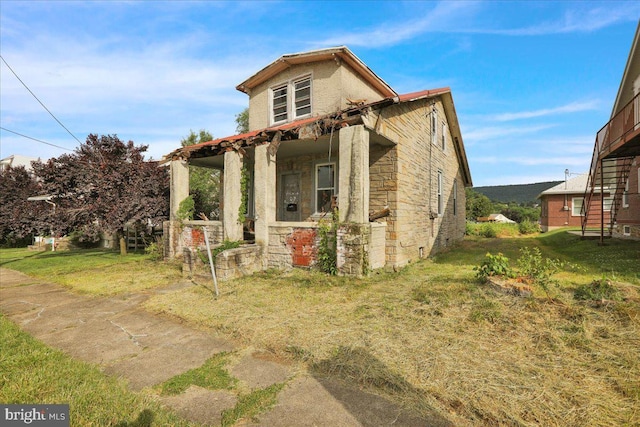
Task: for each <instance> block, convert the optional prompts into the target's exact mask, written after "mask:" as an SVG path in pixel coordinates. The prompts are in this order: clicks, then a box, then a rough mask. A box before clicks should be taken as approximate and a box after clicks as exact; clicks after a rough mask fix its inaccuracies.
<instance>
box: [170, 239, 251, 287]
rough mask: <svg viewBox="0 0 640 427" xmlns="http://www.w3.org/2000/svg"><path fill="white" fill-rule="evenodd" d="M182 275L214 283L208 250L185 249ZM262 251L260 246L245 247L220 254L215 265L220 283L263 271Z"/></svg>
mask: <svg viewBox="0 0 640 427" xmlns="http://www.w3.org/2000/svg"><path fill="white" fill-rule="evenodd" d="M183 259H184V262H183V267H182V273H183V275H185V276H188V277H192V278H193V279H195V280H198V281H204V282H207V281H212V280H213V278H212V276H211V270H210V267H209V258H208V254H207V251H206V249H202V248H184V258H183ZM261 259H262V249H261V248H260V246H258V245H255V244H252V245H243V246H241V247H239V248H234V249H227V250H226V251H223V252H221V253H219V254H218V255H217V256H216V258H215V260H214V265H215V269H216V279H217V280H219V281H225V280H231V279H237V278H240V277H243V276H248V275H251V274H253V273H256V272H258V271H261V270H262V268H261Z"/></svg>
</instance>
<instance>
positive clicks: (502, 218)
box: [478, 214, 516, 224]
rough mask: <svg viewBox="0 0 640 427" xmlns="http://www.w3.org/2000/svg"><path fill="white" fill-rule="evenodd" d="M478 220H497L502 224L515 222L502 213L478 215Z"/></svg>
mask: <svg viewBox="0 0 640 427" xmlns="http://www.w3.org/2000/svg"><path fill="white" fill-rule="evenodd" d="M478 222H499V223H502V224H515V223H516V222H515V221H513V220H511V219H509V218H507V217H506V216H504V215H502V214H491V215H489V216H480V217H478Z"/></svg>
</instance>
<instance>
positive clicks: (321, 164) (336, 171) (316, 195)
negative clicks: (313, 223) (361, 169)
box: [313, 161, 338, 215]
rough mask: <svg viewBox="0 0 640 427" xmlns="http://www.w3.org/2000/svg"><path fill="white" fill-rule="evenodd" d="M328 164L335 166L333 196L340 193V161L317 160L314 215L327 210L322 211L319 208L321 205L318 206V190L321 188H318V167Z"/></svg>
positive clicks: (314, 184) (314, 173) (314, 179)
mask: <svg viewBox="0 0 640 427" xmlns="http://www.w3.org/2000/svg"><path fill="white" fill-rule="evenodd" d="M328 165H332V166H333V188H332V189H333V194H331V197H334V196H337V195H338V162H336V161H332V162H317V163H315V164H314V165H313V212H314V215H322V214H324V213H326V212H320V210H319V206H318V190H320V189H319V188H318V168H319V167H320V166H328ZM326 189H328V188H322V190H326Z"/></svg>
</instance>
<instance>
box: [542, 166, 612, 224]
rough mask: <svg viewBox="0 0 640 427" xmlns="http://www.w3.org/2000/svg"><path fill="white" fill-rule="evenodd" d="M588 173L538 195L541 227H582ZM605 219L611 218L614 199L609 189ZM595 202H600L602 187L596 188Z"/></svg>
mask: <svg viewBox="0 0 640 427" xmlns="http://www.w3.org/2000/svg"><path fill="white" fill-rule="evenodd" d="M588 178H589V176H588V175H587V174H583V175H579V176H577V177H575V178H572V179H567V180H566V181H565V182H563V183H561V184H558V185H556V186H554V187H551V188H549V189H547V190H544V191H543V192H542V193H540V194H539V195H538V197H537V198H538V199H540V228H541V229H542V231H543V232H545V231H550V230H555V229H557V228H561V227H581V226H582V219H583V217H584V212H583V210H582V206H583V204H584V189H585V187H586V186H587V180H588ZM604 196H605V197H604V203H605V219H607V220H608V219H609V212H610V210H611V203H612V201H613V199H612V197H611V196H610V194H609V192H608V189H607V188H606V187H605V192H604ZM593 201H594V203H599V202H600V189H599V188H596V190H595V191H594V196H593Z"/></svg>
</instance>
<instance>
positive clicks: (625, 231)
mask: <svg viewBox="0 0 640 427" xmlns="http://www.w3.org/2000/svg"><path fill="white" fill-rule="evenodd" d="M622 234H624V235H625V236H631V227H630V226H628V225H625V226H623V227H622Z"/></svg>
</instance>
